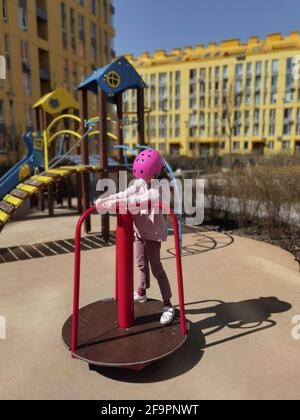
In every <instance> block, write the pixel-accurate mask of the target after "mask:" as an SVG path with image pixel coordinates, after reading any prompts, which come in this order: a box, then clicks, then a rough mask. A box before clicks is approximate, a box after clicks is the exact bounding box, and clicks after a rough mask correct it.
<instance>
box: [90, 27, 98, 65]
mask: <svg viewBox="0 0 300 420" xmlns="http://www.w3.org/2000/svg"><path fill="white" fill-rule="evenodd" d="M90 36H91V58H92V60H94V61H96V60H97V28H96V25H95V23H91V25H90Z"/></svg>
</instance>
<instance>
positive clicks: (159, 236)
mask: <svg viewBox="0 0 300 420" xmlns="http://www.w3.org/2000/svg"><path fill="white" fill-rule="evenodd" d="M159 202H161V195H160V193H159V190H158V189H156V188H148V185H147V183H146V182H145V181H144V180H142V179H139V180H137V181H135V183H134V184H133V185H132V186H131V187H130V188H128V189H127V190H125V191H123V192H121V193H118V194H115V195H112V196H110V197H108V198H104V199H98V200H97V201H96V202H95V205H96V208H97V211H98V212H99V213H100V214H104V213H106V212H107V211H110V212H113V211H114V212H115V211H116V208H117V207H118V208H119V209H120V210H121V211H122V209H123V210H124V209H128V210H129V211H130V213H131V214H132V215H133V223H134V230H135V234H136V235H137V236H138V237H139V238H141V239H144V240H149V241H159V242H161V241H166V240H167V236H168V230H167V223H166V217H165V215H164V214H162V212H161V211H158V209H157V207H156V208H155V206H156V205H157V204H159ZM149 203H151V209H150V210H149Z"/></svg>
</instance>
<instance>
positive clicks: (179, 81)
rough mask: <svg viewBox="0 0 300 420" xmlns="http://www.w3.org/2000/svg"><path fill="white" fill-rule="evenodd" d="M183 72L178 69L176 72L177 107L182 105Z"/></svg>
mask: <svg viewBox="0 0 300 420" xmlns="http://www.w3.org/2000/svg"><path fill="white" fill-rule="evenodd" d="M180 98H181V72H180V71H176V73H175V109H176V110H177V109H180V107H181V100H180Z"/></svg>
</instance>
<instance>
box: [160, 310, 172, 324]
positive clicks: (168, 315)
mask: <svg viewBox="0 0 300 420" xmlns="http://www.w3.org/2000/svg"><path fill="white" fill-rule="evenodd" d="M174 318H175V309H174V308H170V307H169V306H165V307H164V309H163V314H162V316H161V318H160V323H161V325H169V324H171V323H172V322H173V321H174Z"/></svg>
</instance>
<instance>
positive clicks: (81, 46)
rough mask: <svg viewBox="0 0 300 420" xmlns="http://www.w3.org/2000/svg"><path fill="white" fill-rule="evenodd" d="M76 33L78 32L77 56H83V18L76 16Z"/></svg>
mask: <svg viewBox="0 0 300 420" xmlns="http://www.w3.org/2000/svg"><path fill="white" fill-rule="evenodd" d="M78 32H79V43H78V45H79V55H80V57H84V56H85V31H84V16H82V15H79V16H78Z"/></svg>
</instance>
